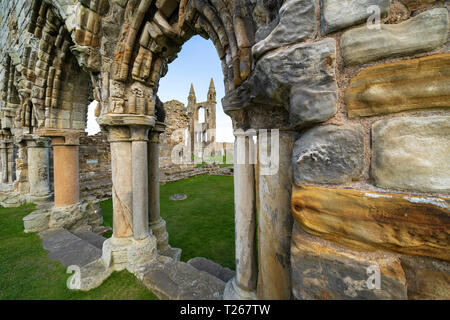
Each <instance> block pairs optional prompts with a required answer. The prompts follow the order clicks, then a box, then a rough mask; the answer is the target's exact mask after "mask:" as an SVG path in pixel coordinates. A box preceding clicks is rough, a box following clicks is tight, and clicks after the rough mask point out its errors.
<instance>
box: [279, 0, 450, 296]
mask: <svg viewBox="0 0 450 320" xmlns="http://www.w3.org/2000/svg"><path fill="white" fill-rule="evenodd" d="M295 2H296V1H291V2H287V3H286V4H285V5H284V6H285V7H286V9H287V7H288V6H289V3H295ZM299 2H301V1H297V3H299ZM303 2H308V1H303ZM369 5H377V6H379V8H381V13H382V16H383V17H385V18H384V23H383V21H382V24H381V26H380V29H379V30H377V29H375V30H373V29H369V28H367V26H366V25H365V24H366V20H367V19H368V14H367V11H366V9H367V8H368V6H369ZM448 9H449V1H383V0H367V1H359V2H358V3H356V2H355V1H337V0H323V1H321V7H320V12H321V14H320V17H321V20H320V28H319V26H318V25H317V26H316V27H315V28H312V29H314V30H316V32H317V33H318V36H317V34H316V37H315V38H316V39H317V41H318V42H317V44H319V43H320V41H329V42H330V43H333V46H332V50H331V51H329V58H327V59H329V62H330V63H332V64H334V63H335V64H336V74H335V75H334V76H333V78H334V79H335V81H336V85H333V86H328V88H329V90H330V89H331V91H332V96H333V99H334V101H335V102H336V103H333V104H332V105H330V108H329V109H330V113H329V114H330V115H333V114H334V116H332V117H330V116H326V117H323V118H322V120H327V118H329V120H327V121H326V122H325V123H324V124H323V125H321V126H319V127H315V128H312V129H306V130H302V131H301V132H300V133H299V134H298V138H297V140H296V142H295V146H294V151H293V157H292V165H293V170H294V186H293V194H292V213H293V216H294V218H295V221H296V223H294V227H293V234H292V245H291V263H292V293H293V295H294V297H295V298H297V299H408V298H409V299H420V298H427V299H429V298H438V299H448V298H449V297H450V286H449V282H448V281H449V279H450V273H449V272H450V265H449V264H448V261H449V256H448V252H449V251H448V249H449V237H448V232H449V223H450V215H449V213H450V211H449V208H450V207H449V205H450V198H449V197H448V194H449V191H450V190H449V188H450V175H449V173H450V167H449V162H448V157H449V154H450V125H449V124H450V122H449V120H450V119H449V113H448V107H449V106H450V98H449V92H448V88H450V82H449V81H450V80H449V78H448V74H449V71H450V60H449V59H450V53H449V51H450V43H449V38H448V30H449V18H448ZM313 16H314V14H313V13H311V19H313ZM319 29H320V31H319ZM320 37H326V39H324V40H320ZM334 43H336V48H337V50H336V52H334ZM302 46H303V47H305V48H306V47H307V46H309V45H299V46H298V50H303V51H304V49H302ZM315 47H316V48H317V49H318V45H316V46H315ZM316 52H317V51H316ZM313 56H314V55H313ZM315 56H317V55H315ZM334 61H335V62H334ZM330 83H331V82H330ZM300 96H301V95H300ZM325 107H326V104H322V105H321V106H320V108H322V109H324V108H325ZM332 107H333V108H335V109H334V110H332ZM291 108H292V100H291ZM425 226H426V227H425ZM371 266H374V268H378V269H377V270H379V271H380V274H381V286H380V288H379V289H371V288H368V284H367V283H368V282H367V279H368V278H369V276H370V275H371V274H372V273H371V271H370V270H369V269H368V268H370V267H371ZM431 282H433V283H434V285H433V286H430V283H431Z"/></svg>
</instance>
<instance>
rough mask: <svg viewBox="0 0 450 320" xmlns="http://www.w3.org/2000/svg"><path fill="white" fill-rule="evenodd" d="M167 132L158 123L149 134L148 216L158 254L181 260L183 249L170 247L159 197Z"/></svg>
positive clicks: (161, 124)
mask: <svg viewBox="0 0 450 320" xmlns="http://www.w3.org/2000/svg"><path fill="white" fill-rule="evenodd" d="M164 130H165V125H164V124H163V123H160V122H157V123H156V125H155V127H154V128H153V130H152V131H150V134H149V142H148V200H149V207H148V216H149V221H150V229H151V230H152V233H153V235H154V236H155V237H156V241H157V246H158V252H159V253H160V254H162V255H165V256H169V257H172V258H173V259H175V260H179V258H180V256H181V249H178V248H172V247H171V246H170V245H169V234H168V233H167V229H166V221H165V220H164V219H163V218H161V212H160V195H159V136H160V134H161V133H163V132H164Z"/></svg>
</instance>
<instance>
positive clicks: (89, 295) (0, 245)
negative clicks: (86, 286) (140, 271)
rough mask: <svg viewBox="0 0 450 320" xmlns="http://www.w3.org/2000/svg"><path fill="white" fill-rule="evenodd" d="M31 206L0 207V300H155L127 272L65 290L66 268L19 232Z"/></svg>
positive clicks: (34, 236)
mask: <svg viewBox="0 0 450 320" xmlns="http://www.w3.org/2000/svg"><path fill="white" fill-rule="evenodd" d="M33 209H34V206H33V205H27V206H24V207H21V208H9V209H5V208H0V300H4V299H27V300H34V299H56V300H68V299H98V300H107V299H120V300H124V299H156V296H155V295H153V294H152V293H151V292H150V291H148V290H147V289H146V288H145V287H144V286H143V285H142V284H141V283H140V282H139V281H138V280H137V279H136V278H135V277H134V276H133V275H132V274H131V273H129V272H127V271H122V272H116V273H113V275H112V276H111V277H110V278H109V279H107V280H106V281H105V282H104V283H103V284H102V285H101V286H100V287H99V288H97V289H95V290H91V291H89V292H81V291H71V290H69V289H67V286H66V282H67V278H68V277H69V274H67V273H66V268H65V267H64V266H63V265H62V264H61V263H59V262H57V261H53V260H50V259H49V258H47V253H48V252H47V251H46V250H45V249H43V248H42V245H41V239H40V238H39V236H38V235H37V234H35V233H33V234H26V233H24V232H23V222H22V218H23V217H25V216H26V215H27V214H28V213H30V212H31V211H33Z"/></svg>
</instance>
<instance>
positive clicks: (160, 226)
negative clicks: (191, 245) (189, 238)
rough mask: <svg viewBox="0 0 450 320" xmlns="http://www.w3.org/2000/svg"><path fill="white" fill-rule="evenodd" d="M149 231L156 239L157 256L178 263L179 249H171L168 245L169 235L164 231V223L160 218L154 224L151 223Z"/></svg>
mask: <svg viewBox="0 0 450 320" xmlns="http://www.w3.org/2000/svg"><path fill="white" fill-rule="evenodd" d="M150 230H152V233H153V234H154V236H155V237H156V241H157V246H158V252H159V254H161V255H163V256H166V257H170V258H172V259H174V260H176V261H179V260H180V257H181V249H179V248H172V247H171V246H170V245H169V234H168V233H167V230H166V221H165V220H164V219H162V218H161V219H159V220H157V221H156V222H151V223H150Z"/></svg>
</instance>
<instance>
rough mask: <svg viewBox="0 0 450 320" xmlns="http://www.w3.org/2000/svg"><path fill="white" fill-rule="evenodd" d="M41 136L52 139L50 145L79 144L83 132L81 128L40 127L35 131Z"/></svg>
mask: <svg viewBox="0 0 450 320" xmlns="http://www.w3.org/2000/svg"><path fill="white" fill-rule="evenodd" d="M37 134H38V135H39V136H41V137H48V138H51V139H52V146H79V145H80V137H81V136H83V135H84V134H85V132H84V131H83V130H77V129H49V128H42V129H39V130H38V131H37Z"/></svg>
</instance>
